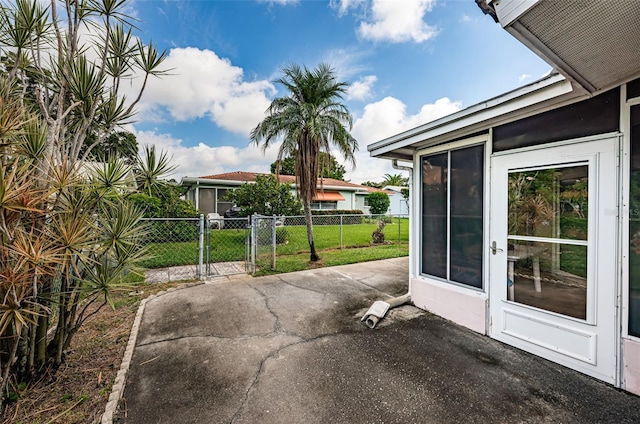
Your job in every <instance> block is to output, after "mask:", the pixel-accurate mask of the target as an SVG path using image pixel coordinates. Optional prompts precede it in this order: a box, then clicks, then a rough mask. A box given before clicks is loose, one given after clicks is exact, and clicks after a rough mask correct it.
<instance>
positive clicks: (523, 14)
mask: <svg viewBox="0 0 640 424" xmlns="http://www.w3.org/2000/svg"><path fill="white" fill-rule="evenodd" d="M476 2H477V3H478V5H479V6H480V8H481V9H482V10H483V11H484V12H485V13H488V14H490V15H492V16H493V18H494V19H495V20H496V21H497V22H499V23H500V25H502V27H503V28H505V29H506V30H507V31H508V32H509V33H510V34H512V35H513V36H514V37H515V38H517V39H518V40H520V41H521V42H522V43H523V44H525V45H526V46H527V47H528V48H529V49H531V50H532V51H533V52H535V53H536V54H537V55H538V56H540V57H541V58H542V59H544V60H545V61H546V62H548V63H549V64H550V65H551V66H553V67H554V68H555V69H557V70H558V71H559V72H561V73H562V74H564V75H565V76H567V78H570V79H571V80H573V81H574V82H576V83H577V84H579V85H580V86H582V87H583V88H584V89H585V90H586V91H588V92H589V93H592V94H595V93H599V92H602V91H606V90H609V89H611V88H614V87H616V86H619V85H621V84H624V83H626V82H628V81H631V80H633V79H635V78H638V77H640V48H638V45H639V41H638V40H640V5H639V4H638V0H616V1H598V0H584V1H563V0H476Z"/></svg>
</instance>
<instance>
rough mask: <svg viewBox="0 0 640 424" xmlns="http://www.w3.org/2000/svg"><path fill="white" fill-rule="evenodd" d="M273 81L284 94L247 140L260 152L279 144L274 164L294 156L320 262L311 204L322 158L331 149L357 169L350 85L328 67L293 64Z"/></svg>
mask: <svg viewBox="0 0 640 424" xmlns="http://www.w3.org/2000/svg"><path fill="white" fill-rule="evenodd" d="M282 71H283V73H284V76H283V77H281V78H279V79H278V80H276V83H279V84H281V85H282V86H284V88H285V89H286V90H287V92H288V93H287V95H286V96H284V97H278V98H275V99H274V100H273V101H272V102H271V105H270V106H269V108H268V109H267V111H266V117H265V118H264V119H263V120H262V122H260V123H259V124H258V125H257V126H256V127H255V128H254V129H253V130H252V131H251V140H253V141H254V142H255V143H256V144H258V145H259V144H260V142H261V141H262V142H263V144H262V148H263V151H264V150H266V149H267V148H268V147H270V146H271V145H272V144H274V143H276V142H279V141H280V140H282V144H281V145H280V148H279V150H278V157H277V160H279V161H281V160H282V159H283V158H285V157H286V156H291V155H294V154H295V158H296V159H295V176H296V183H297V190H298V195H299V197H300V199H301V200H302V204H303V208H304V215H305V220H306V224H307V238H308V240H309V249H310V260H311V261H312V262H313V261H317V260H319V259H320V257H319V256H318V254H317V252H316V248H315V243H314V240H313V223H312V221H311V219H312V218H311V199H313V197H314V196H315V195H316V193H317V187H318V176H319V175H320V172H319V168H320V166H319V165H320V158H321V153H323V152H324V153H327V154H329V152H330V151H331V147H334V148H336V149H337V150H338V152H339V153H340V154H341V155H342V156H343V157H344V158H345V159H347V160H349V161H350V162H351V163H352V164H353V165H354V166H355V155H354V153H355V151H356V150H357V148H358V142H357V141H356V139H355V138H353V136H352V135H351V134H350V133H349V131H350V130H351V127H352V124H353V119H352V117H351V114H350V113H349V110H348V109H347V107H346V106H345V105H344V104H343V103H342V100H343V95H344V94H345V92H346V89H347V87H348V84H347V83H346V82H340V81H338V80H337V77H336V74H335V72H334V71H333V69H331V67H329V65H327V64H320V65H319V66H318V67H317V68H316V69H313V70H310V69H308V68H307V67H304V68H301V67H300V66H298V65H295V64H292V65H289V66H286V67H284V68H283V69H282Z"/></svg>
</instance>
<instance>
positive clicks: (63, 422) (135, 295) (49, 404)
mask: <svg viewBox="0 0 640 424" xmlns="http://www.w3.org/2000/svg"><path fill="white" fill-rule="evenodd" d="M182 283H184V282H171V283H164V284H152V285H140V286H136V287H131V288H129V289H128V290H127V291H125V292H122V293H118V294H115V295H114V297H113V300H114V304H115V306H116V309H115V310H113V309H111V308H110V307H109V306H106V307H104V308H102V310H100V311H99V312H98V313H97V314H95V315H94V316H92V317H91V318H89V320H87V322H86V323H85V324H84V326H83V327H82V328H80V330H79V331H78V333H77V334H76V335H75V337H74V339H73V340H72V342H71V349H70V350H69V351H68V352H67V353H66V360H65V362H64V363H63V364H62V365H61V366H60V368H59V369H58V370H57V371H56V372H55V373H52V372H45V373H43V374H42V375H40V376H39V378H37V379H36V380H35V381H32V382H29V384H28V385H27V387H26V388H24V389H23V390H18V391H17V392H18V395H19V397H18V399H17V401H15V402H13V403H10V404H8V405H7V407H6V409H5V410H4V411H3V413H2V415H0V419H1V422H2V423H3V424H9V423H13V424H18V423H22V424H27V423H29V424H40V423H42V424H44V423H60V424H76V423H78V424H80V423H82V424H86V423H98V422H99V421H100V418H101V416H102V414H103V413H104V409H105V406H106V405H107V401H108V400H109V395H110V394H111V387H112V386H113V381H114V379H115V377H116V374H117V373H118V370H119V369H120V363H121V362H122V356H123V354H124V351H125V348H126V346H127V342H128V341H129V332H130V331H131V326H132V325H133V320H134V318H135V315H136V312H137V311H138V307H139V306H140V301H141V300H142V299H144V298H146V297H148V296H149V295H152V294H155V293H158V292H160V291H162V290H166V289H168V288H171V287H176V286H178V285H180V284H182Z"/></svg>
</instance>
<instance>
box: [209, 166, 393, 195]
mask: <svg viewBox="0 0 640 424" xmlns="http://www.w3.org/2000/svg"><path fill="white" fill-rule="evenodd" d="M258 175H271V174H260V173H257V172H244V171H235V172H226V173H224V174H216V175H206V176H204V177H200V178H203V179H208V180H223V181H241V182H252V181H255V180H256V176H258ZM279 181H280V182H281V183H283V184H295V182H296V177H295V176H293V175H280V178H279ZM320 184H321V181H320V179H319V178H318V186H320ZM322 185H323V186H332V187H344V188H351V189H366V190H369V189H370V188H371V187H367V186H362V185H360V184H353V183H350V182H347V181H342V180H335V179H333V178H323V179H322ZM375 190H376V191H382V190H378V189H375Z"/></svg>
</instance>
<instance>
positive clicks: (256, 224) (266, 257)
mask: <svg viewBox="0 0 640 424" xmlns="http://www.w3.org/2000/svg"><path fill="white" fill-rule="evenodd" d="M311 219H312V223H313V239H314V244H315V248H316V251H318V252H321V251H323V250H324V251H326V250H332V249H348V248H355V247H367V246H372V245H382V244H399V243H408V241H409V216H408V215H396V216H393V217H392V216H387V215H313V216H312V218H311ZM252 231H255V237H252V240H256V242H255V243H254V248H253V249H252V252H255V254H254V256H252V258H251V262H252V270H253V272H255V270H256V268H264V267H268V268H269V269H272V270H277V258H278V257H281V256H285V255H296V254H301V253H308V252H309V241H308V237H307V225H306V219H305V217H304V216H286V217H285V216H281V217H277V216H274V217H265V216H259V215H254V217H253V224H252Z"/></svg>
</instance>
